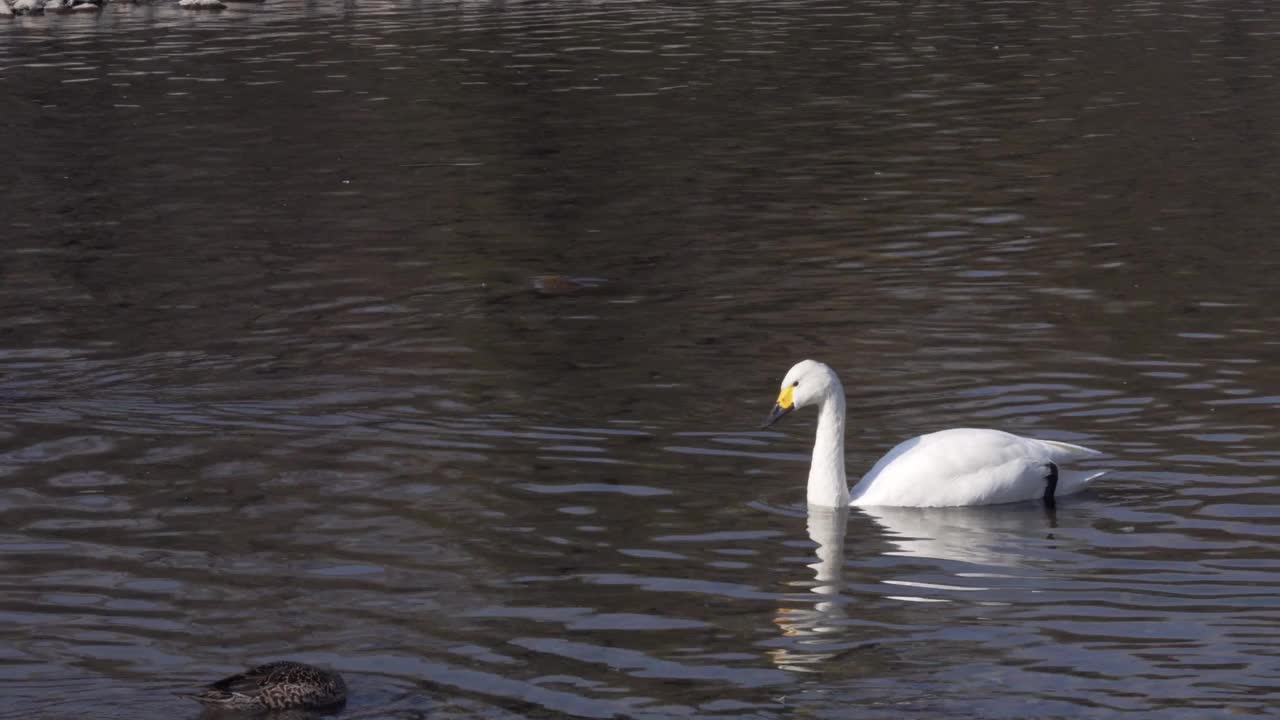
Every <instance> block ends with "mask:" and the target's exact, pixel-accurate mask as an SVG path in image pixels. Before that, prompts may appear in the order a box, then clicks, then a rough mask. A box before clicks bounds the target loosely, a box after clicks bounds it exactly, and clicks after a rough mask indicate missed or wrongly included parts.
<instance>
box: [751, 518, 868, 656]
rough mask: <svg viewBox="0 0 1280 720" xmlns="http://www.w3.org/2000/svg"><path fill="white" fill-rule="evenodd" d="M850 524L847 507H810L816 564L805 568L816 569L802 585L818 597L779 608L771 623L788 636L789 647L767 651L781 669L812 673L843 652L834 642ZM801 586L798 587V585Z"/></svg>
mask: <svg viewBox="0 0 1280 720" xmlns="http://www.w3.org/2000/svg"><path fill="white" fill-rule="evenodd" d="M848 523H849V508H847V507H841V508H829V507H822V506H818V505H810V506H809V520H808V529H809V539H811V540H813V541H814V542H815V543H817V544H818V548H817V551H816V553H817V556H818V562H816V563H811V564H810V565H809V567H811V568H813V571H814V582H813V583H809V582H808V581H805V582H804V584H805V585H809V592H812V593H815V594H817V595H819V596H820V597H821V598H822V599H820V600H818V602H816V603H814V604H813V607H812V608H809V607H783V608H778V612H777V616H776V617H774V619H773V622H774V624H776V625H777V626H778V627H779V628H780V629H781V630H782V635H783V637H785V638H792V639H793V640H792V642H791V643H790V644H789V646H788V647H785V648H776V649H774V650H771V651H770V655H772V657H773V661H774V663H775V664H777V665H778V667H780V668H782V669H784V670H792V671H796V672H815V671H816V670H817V668H816V667H814V666H816V665H818V664H820V663H822V662H824V661H826V660H829V659H831V658H833V657H835V656H836V655H838V654H840V653H842V652H843V651H844V650H846V649H847V648H845V647H844V646H842V645H840V646H837V645H836V643H837V642H838V640H839V637H838V636H837V634H838V633H839V632H840V631H841V630H842V629H843V625H844V623H843V622H842V621H843V620H844V619H845V610H844V605H845V602H846V601H847V598H845V597H844V595H843V590H844V534H845V528H846V527H847V526H848ZM797 584H799V583H797Z"/></svg>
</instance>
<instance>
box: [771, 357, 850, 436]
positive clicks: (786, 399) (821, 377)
mask: <svg viewBox="0 0 1280 720" xmlns="http://www.w3.org/2000/svg"><path fill="white" fill-rule="evenodd" d="M833 392H844V390H843V389H842V388H841V387H840V381H839V380H838V379H836V374H835V372H834V371H833V370H832V369H831V368H829V367H827V366H826V365H823V364H822V363H820V362H818V361H817V360H801V361H800V362H798V363H796V364H795V365H793V366H792V367H791V369H790V370H788V371H787V376H786V377H785V378H783V379H782V386H781V387H780V388H779V390H778V400H777V402H775V403H774V404H773V410H771V411H770V412H769V417H767V418H765V421H764V427H761V428H760V429H761V430H763V429H765V428H767V427H770V426H771V425H773V424H774V423H776V422H778V421H779V420H781V419H782V416H784V415H786V414H787V413H789V412H791V411H792V410H795V409H796V408H802V407H804V406H806V405H817V404H819V403H821V402H822V400H823V398H825V397H827V396H828V395H830V394H831V393H833Z"/></svg>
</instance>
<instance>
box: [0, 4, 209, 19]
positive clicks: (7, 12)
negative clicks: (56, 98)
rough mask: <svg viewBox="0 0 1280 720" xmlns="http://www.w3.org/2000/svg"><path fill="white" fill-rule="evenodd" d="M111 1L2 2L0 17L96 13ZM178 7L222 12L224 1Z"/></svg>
mask: <svg viewBox="0 0 1280 720" xmlns="http://www.w3.org/2000/svg"><path fill="white" fill-rule="evenodd" d="M108 2H111V0H0V17H6V16H14V15H43V14H44V13H63V12H79V11H87V12H94V11H97V10H101V9H102V6H103V5H105V4H107V3H108ZM178 5H179V6H180V7H184V8H190V9H193V10H221V9H222V8H225V7H226V3H224V2H223V1H222V0H178Z"/></svg>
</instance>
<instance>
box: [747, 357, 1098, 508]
mask: <svg viewBox="0 0 1280 720" xmlns="http://www.w3.org/2000/svg"><path fill="white" fill-rule="evenodd" d="M812 404H817V405H818V406H819V410H818V431H817V436H816V438H815V441H814V445H813V462H812V464H811V465H810V466H809V488H808V500H809V503H810V504H813V505H823V506H826V507H839V506H842V505H860V506H875V505H884V506H897V507H952V506H960V505H995V504H998V503H1009V502H1018V501H1022V500H1034V499H1037V498H1042V497H1044V496H1045V488H1046V484H1047V481H1048V476H1049V472H1050V467H1051V466H1050V465H1049V463H1054V465H1055V466H1060V465H1061V464H1062V463H1065V462H1070V461H1072V460H1077V459H1080V458H1084V457H1088V456H1091V455H1097V454H1098V452H1097V451H1096V450H1090V449H1089V448H1085V447H1081V446H1079V445H1071V444H1070V443H1064V442H1055V441H1052V440H1037V439H1035V438H1028V437H1021V436H1019V435H1012V434H1010V433H1007V432H1002V431H1000V430H983V429H976V428H955V429H952V430H942V431H940V432H935V433H929V434H928V435H921V436H919V437H914V438H911V439H910V440H907V441H905V442H902V443H899V444H898V446H897V447H895V448H893V449H892V450H890V451H889V452H888V454H886V455H885V456H884V457H882V458H880V460H879V462H877V463H876V464H875V466H874V467H872V468H871V470H870V471H869V472H868V473H867V474H866V475H863V476H862V479H861V480H859V481H858V483H857V484H856V485H854V486H853V489H852V490H850V489H849V486H848V482H847V481H846V479H845V469H844V420H845V400H844V387H843V386H841V384H840V380H839V379H838V378H837V377H836V374H835V373H834V372H833V371H832V370H831V368H829V367H827V366H826V365H823V364H822V363H819V362H815V361H813V360H804V361H802V362H800V363H798V364H797V365H796V366H795V367H793V368H791V371H790V372H788V373H787V376H786V378H785V379H784V380H783V381H782V391H781V393H780V394H779V396H778V404H777V405H775V406H774V413H773V414H772V415H771V416H770V420H775V421H776V419H777V418H778V417H781V416H782V415H784V414H786V413H787V412H790V411H791V410H792V409H794V408H797V407H803V406H805V405H812ZM1057 473H1058V480H1057V486H1056V489H1055V491H1054V493H1053V495H1054V496H1057V497H1060V496H1063V495H1069V494H1071V493H1074V492H1078V491H1080V490H1082V489H1084V487H1085V485H1086V484H1088V482H1089V481H1090V480H1092V479H1094V478H1096V477H1098V476H1099V475H1101V474H1102V473H1101V472H1081V471H1073V470H1067V469H1064V468H1061V467H1058V469H1057Z"/></svg>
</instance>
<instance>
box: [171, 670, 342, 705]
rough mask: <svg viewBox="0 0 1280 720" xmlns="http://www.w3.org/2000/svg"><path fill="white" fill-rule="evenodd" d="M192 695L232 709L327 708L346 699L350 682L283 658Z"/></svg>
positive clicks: (206, 701)
mask: <svg viewBox="0 0 1280 720" xmlns="http://www.w3.org/2000/svg"><path fill="white" fill-rule="evenodd" d="M193 697H194V698H195V700H197V701H198V702H201V703H204V704H205V705H212V706H216V707H221V708H227V709H231V710H249V711H263V710H288V709H292V708H326V707H332V706H334V705H338V704H340V703H342V702H344V701H346V699H347V685H346V683H344V682H343V681H342V676H340V675H338V674H337V673H335V672H333V671H331V670H322V669H320V668H317V667H312V666H311V665H304V664H302V663H297V662H291V661H288V660H284V661H280V662H272V663H267V664H265V665H259V666H257V667H254V668H250V669H249V670H246V671H245V672H242V673H240V674H238V675H232V676H231V677H228V678H223V679H222V680H219V681H218V682H216V683H213V684H212V685H210V686H208V687H207V688H205V689H204V690H202V691H201V692H199V693H198V694H196V695H194V696H193Z"/></svg>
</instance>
